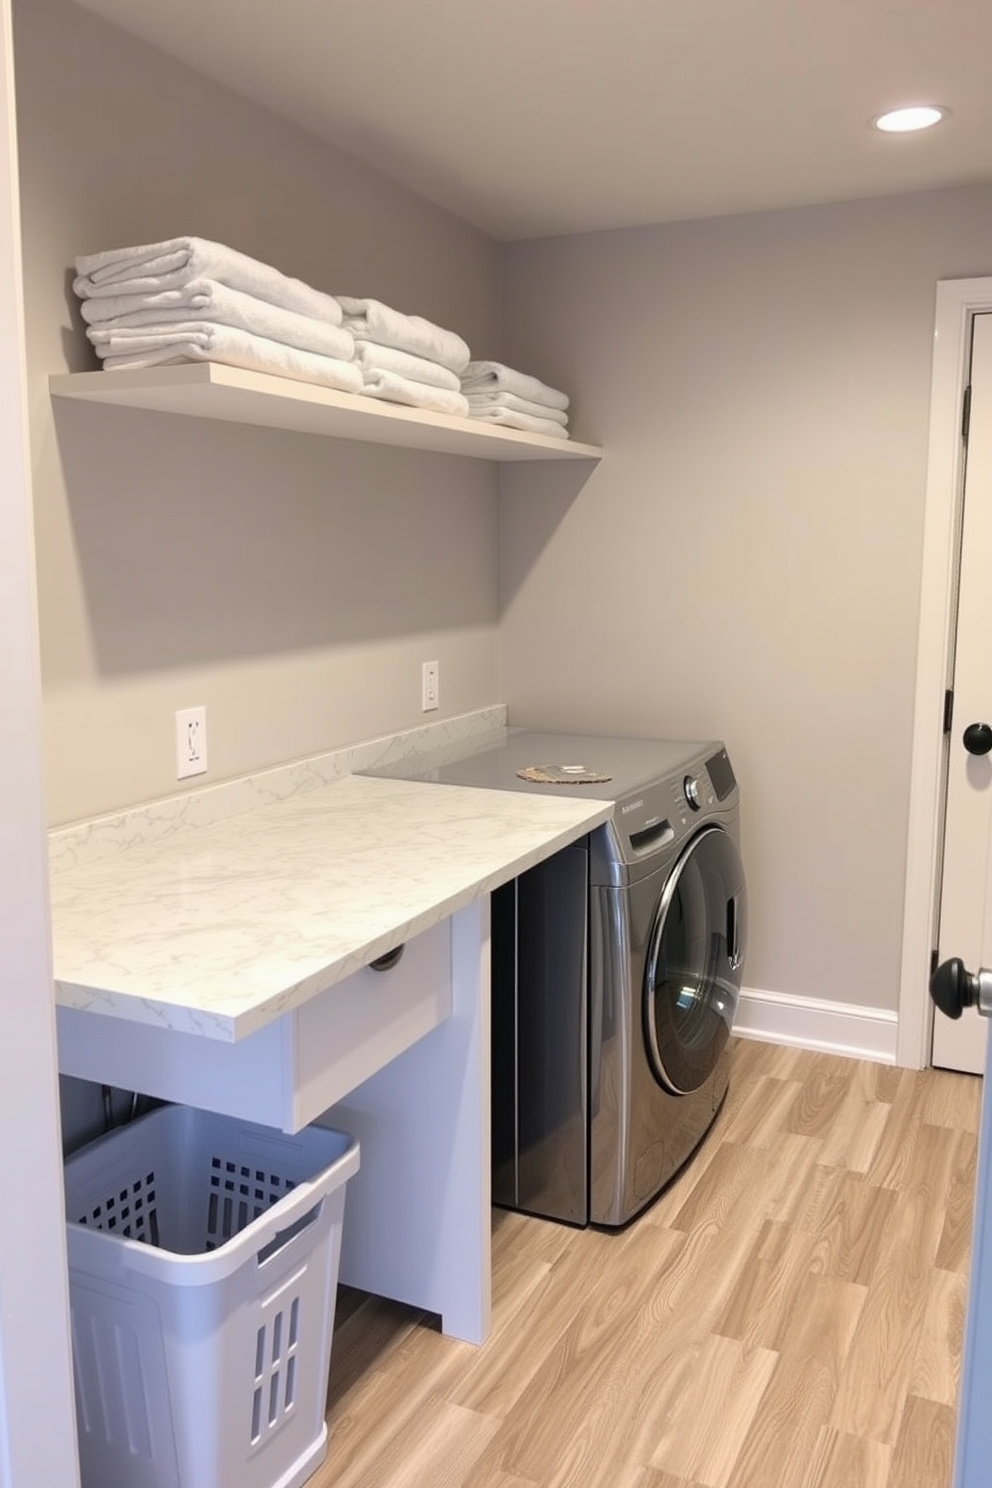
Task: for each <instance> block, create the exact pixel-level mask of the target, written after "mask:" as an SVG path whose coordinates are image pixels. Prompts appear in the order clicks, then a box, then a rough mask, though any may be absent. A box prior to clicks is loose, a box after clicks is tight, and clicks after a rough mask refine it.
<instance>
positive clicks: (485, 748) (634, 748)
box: [375, 728, 721, 801]
mask: <svg viewBox="0 0 992 1488" xmlns="http://www.w3.org/2000/svg"><path fill="white" fill-rule="evenodd" d="M465 747H466V749H467V750H471V751H472V752H471V753H466V755H465V757H463V758H460V759H452V758H450V746H449V751H448V753H449V757H448V758H447V759H444V758H443V755H444V751H440V752H439V753H438V754H437V755H434V756H432V755H430V754H423V755H418V756H415V757H411V758H410V759H409V760H408V761H406V762H404V763H403V764H398V765H393V766H390V767H389V769H388V770H385V769H384V770H379V771H376V772H375V773H377V774H389V775H392V776H397V775H401V776H403V777H404V778H406V779H410V780H429V781H435V782H437V783H439V784H443V785H474V786H483V787H486V788H488V789H490V790H512V791H537V792H539V793H541V794H545V795H562V794H565V795H570V796H577V795H581V796H590V797H592V798H593V799H598V800H606V801H619V800H622V799H623V798H625V797H627V796H630V795H632V794H633V793H635V792H637V791H639V790H641V789H643V788H644V787H646V786H648V785H651V784H654V783H655V782H658V781H662V780H667V779H669V778H671V777H673V776H681V774H682V773H683V771H684V770H685V769H686V768H687V767H688V765H689V764H690V763H691V762H693V761H695V760H698V759H699V758H700V757H706V756H707V755H709V754H712V753H713V751H714V750H716V749H719V748H720V747H721V745H720V744H719V742H716V741H713V740H684V739H682V740H658V739H628V738H612V737H609V736H604V735H598V734H561V733H549V732H543V731H541V730H538V729H526V728H507V729H505V730H501V731H500V735H499V737H498V738H496V739H495V740H494V741H482V740H475V741H469V742H468V743H467V744H466V746H465ZM533 766H545V767H556V766H557V767H561V766H570V767H576V766H579V767H581V768H582V769H583V770H585V771H590V772H592V773H595V774H597V775H607V776H609V779H608V780H606V781H597V782H595V783H589V784H569V785H564V784H550V783H541V782H532V781H528V780H522V779H521V778H520V775H519V774H518V771H520V770H522V769H526V768H528V767H533Z"/></svg>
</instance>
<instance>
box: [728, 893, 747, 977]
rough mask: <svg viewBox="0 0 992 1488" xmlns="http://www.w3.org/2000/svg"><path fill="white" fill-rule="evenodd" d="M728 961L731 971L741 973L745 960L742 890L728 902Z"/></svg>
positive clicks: (732, 895)
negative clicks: (742, 944)
mask: <svg viewBox="0 0 992 1488" xmlns="http://www.w3.org/2000/svg"><path fill="white" fill-rule="evenodd" d="M727 960H728V961H729V962H730V969H731V971H739V970H740V967H741V962H742V961H743V960H744V951H743V948H742V946H741V895H740V890H738V891H737V893H736V894H731V896H730V898H729V899H728V900H727Z"/></svg>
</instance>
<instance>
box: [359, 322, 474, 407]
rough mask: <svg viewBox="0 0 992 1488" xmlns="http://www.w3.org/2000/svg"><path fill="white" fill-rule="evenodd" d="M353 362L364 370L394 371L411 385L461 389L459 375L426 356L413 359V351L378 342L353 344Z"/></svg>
mask: <svg viewBox="0 0 992 1488" xmlns="http://www.w3.org/2000/svg"><path fill="white" fill-rule="evenodd" d="M348 334H349V335H350V334H351V332H350V331H349V332H348ZM355 361H356V362H357V363H358V365H359V366H360V367H361V368H362V369H363V371H369V372H372V371H376V370H378V371H382V372H396V373H397V374H398V375H399V376H400V377H409V378H410V380H411V381H412V382H426V383H429V384H430V386H431V387H439V388H448V389H449V390H450V391H451V392H453V393H457V392H458V391H459V390H460V387H461V384H460V382H459V380H458V373H457V372H452V371H450V370H449V369H448V368H447V367H442V366H441V363H440V362H429V361H428V360H427V358H426V357H420V356H414V355H413V353H412V352H409V351H398V350H397V349H396V347H395V346H380V344H379V342H378V341H356V342H355Z"/></svg>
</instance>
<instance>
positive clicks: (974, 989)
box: [930, 956, 978, 1018]
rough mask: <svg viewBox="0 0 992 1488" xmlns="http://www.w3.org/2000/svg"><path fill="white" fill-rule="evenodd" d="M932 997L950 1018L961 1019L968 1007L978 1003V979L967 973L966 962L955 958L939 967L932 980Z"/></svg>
mask: <svg viewBox="0 0 992 1488" xmlns="http://www.w3.org/2000/svg"><path fill="white" fill-rule="evenodd" d="M930 996H931V997H932V998H933V1000H934V1002H935V1003H936V1004H937V1006H938V1007H939V1008H940V1011H941V1012H942V1013H946V1014H947V1016H948V1017H949V1018H960V1016H961V1014H962V1012H963V1011H964V1009H965V1008H966V1007H972V1006H973V1005H974V1004H975V1003H977V1001H978V978H977V977H976V976H973V975H972V974H971V972H970V971H965V969H964V962H963V961H962V960H961V959H960V957H958V956H955V957H954V958H953V960H951V961H944V962H942V963H941V964H940V966H938V967H937V970H936V971H935V972H934V974H933V976H932V977H931V978H930Z"/></svg>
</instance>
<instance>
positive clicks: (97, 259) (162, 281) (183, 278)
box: [72, 238, 341, 325]
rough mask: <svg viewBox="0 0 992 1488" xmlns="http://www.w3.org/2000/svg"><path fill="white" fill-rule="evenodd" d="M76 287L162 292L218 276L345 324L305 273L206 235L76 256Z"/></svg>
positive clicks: (95, 293)
mask: <svg viewBox="0 0 992 1488" xmlns="http://www.w3.org/2000/svg"><path fill="white" fill-rule="evenodd" d="M76 274H77V278H76V279H75V281H74V283H73V286H72V287H73V289H74V290H75V291H76V293H77V295H79V297H80V299H90V298H99V297H103V296H110V295H122V294H127V295H135V294H157V293H159V292H160V291H161V290H165V289H182V288H183V287H184V286H185V285H187V284H189V282H190V281H191V280H193V279H216V280H217V281H218V283H220V284H226V285H227V286H228V288H229V289H240V290H242V291H243V292H244V293H245V294H250V295H255V296H256V298H258V299H260V300H267V301H268V303H269V304H270V305H281V306H282V307H283V309H284V310H296V311H297V312H298V314H300V315H312V316H313V317H314V319H315V320H326V321H329V322H330V324H331V325H340V324H341V306H340V305H339V304H338V302H337V300H336V299H335V298H334V296H333V295H329V294H324V293H323V292H322V291H321V290H319V289H311V287H310V285H309V284H304V283H303V281H302V279H291V278H289V277H288V276H287V275H285V274H281V273H280V272H279V270H278V269H274V268H273V267H272V266H271V264H266V263H260V262H259V260H258V259H257V258H249V257H248V255H247V254H246V253H239V252H238V251H237V249H236V248H228V247H226V246H225V245H224V244H223V243H212V242H210V241H209V240H208V239H207V238H169V239H167V240H166V241H164V242H162V243H144V244H141V245H140V246H138V247H135V248H110V249H108V250H107V251H106V252H104V253H86V254H82V255H81V256H80V257H79V258H77V259H76Z"/></svg>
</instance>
